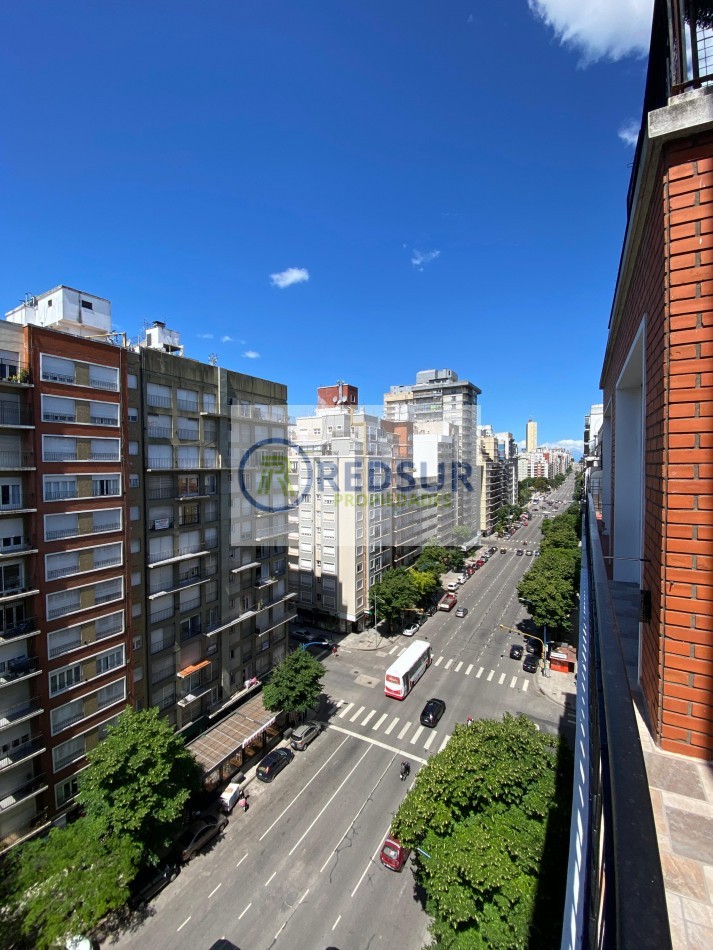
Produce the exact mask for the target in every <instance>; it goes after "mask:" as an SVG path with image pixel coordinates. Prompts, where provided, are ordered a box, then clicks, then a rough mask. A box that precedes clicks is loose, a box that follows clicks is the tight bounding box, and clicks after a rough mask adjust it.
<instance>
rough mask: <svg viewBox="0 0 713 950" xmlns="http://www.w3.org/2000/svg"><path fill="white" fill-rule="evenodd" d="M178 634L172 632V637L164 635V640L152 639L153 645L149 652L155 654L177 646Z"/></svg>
mask: <svg viewBox="0 0 713 950" xmlns="http://www.w3.org/2000/svg"><path fill="white" fill-rule="evenodd" d="M175 643H176V636H175V634H171V636H170V637H164V638H163V640H158V641H153V640H152V641H151V646H150V647H149V653H150V654H151V655H152V656H153V655H154V653H162V652H163V651H164V650H168V649H169V648H170V647H172V646H175Z"/></svg>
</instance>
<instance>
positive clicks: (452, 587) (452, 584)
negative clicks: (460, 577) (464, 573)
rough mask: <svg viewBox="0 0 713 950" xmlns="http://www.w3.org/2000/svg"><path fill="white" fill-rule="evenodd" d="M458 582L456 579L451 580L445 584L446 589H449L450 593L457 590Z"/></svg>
mask: <svg viewBox="0 0 713 950" xmlns="http://www.w3.org/2000/svg"><path fill="white" fill-rule="evenodd" d="M459 587H460V584H459V583H458V582H457V581H451V582H450V584H446V590H447V591H450V592H451V593H452V594H453V593H455V591H457V590H458V588H459Z"/></svg>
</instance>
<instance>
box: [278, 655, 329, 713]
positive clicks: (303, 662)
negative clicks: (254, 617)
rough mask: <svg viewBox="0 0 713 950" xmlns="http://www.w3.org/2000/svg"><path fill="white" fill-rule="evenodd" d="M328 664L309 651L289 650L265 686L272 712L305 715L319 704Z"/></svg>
mask: <svg viewBox="0 0 713 950" xmlns="http://www.w3.org/2000/svg"><path fill="white" fill-rule="evenodd" d="M324 673H325V669H324V666H323V665H322V664H321V663H320V662H319V660H315V658H314V657H313V656H312V654H311V653H310V652H309V650H303V649H299V650H295V651H294V652H292V653H288V654H287V656H286V657H285V658H284V660H282V662H281V663H278V665H277V666H276V667H275V668H274V670H273V671H272V674H271V676H270V682H269V683H266V684H265V686H263V689H262V700H263V703H264V705H265V708H266V709H269V710H271V711H272V712H277V711H283V712H287V713H300V714H304V713H306V712H308V711H309V710H310V709H312V708H314V706H316V704H317V701H318V700H319V696H320V694H321V692H322V683H321V679H322V677H323V676H324Z"/></svg>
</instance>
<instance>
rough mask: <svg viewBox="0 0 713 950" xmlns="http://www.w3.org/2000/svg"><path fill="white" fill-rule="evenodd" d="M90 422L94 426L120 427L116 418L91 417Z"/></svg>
mask: <svg viewBox="0 0 713 950" xmlns="http://www.w3.org/2000/svg"><path fill="white" fill-rule="evenodd" d="M89 421H90V422H91V424H92V425H94V426H118V425H119V420H118V418H117V417H116V416H90V417H89Z"/></svg>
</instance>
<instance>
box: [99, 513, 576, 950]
mask: <svg viewBox="0 0 713 950" xmlns="http://www.w3.org/2000/svg"><path fill="white" fill-rule="evenodd" d="M541 517H542V513H541V512H540V513H539V514H535V516H534V517H533V520H532V522H531V523H530V525H528V526H527V527H526V528H521V529H520V530H519V531H518V532H517V534H516V535H515V537H514V538H512V539H510V540H508V541H493V542H492V544H493V545H496V546H497V549H498V553H496V554H495V555H494V556H493V557H492V558H491V559H490V561H489V562H488V563H487V564H486V565H485V566H484V567H483V568H482V569H481V570H479V571H477V572H476V573H475V574H474V575H473V576H472V577H471V578H470V579H469V580H468V581H467V582H466V584H465V585H464V586H463V587H461V588H460V590H459V592H458V603H459V605H462V606H466V607H467V608H468V614H467V615H466V616H465V617H464V618H457V617H456V616H455V611H452V612H450V613H445V612H441V611H439V612H438V613H437V614H436V615H434V616H433V617H431V618H430V619H429V620H428V621H427V622H426V624H425V625H424V626H423V628H422V629H421V631H420V632H419V634H418V636H419V637H421V638H423V639H428V640H429V641H430V643H431V644H432V647H433V664H432V665H431V667H430V668H429V669H428V670H427V671H426V672H425V674H424V675H423V677H422V679H421V680H420V681H419V682H418V683H417V684H416V686H415V687H414V689H413V690H412V692H411V693H410V694H409V695H408V696H407V697H406V699H405V700H403V701H402V702H399V701H397V700H394V699H390V698H387V697H386V696H385V695H384V691H383V686H384V673H385V670H386V669H387V667H388V666H389V665H390V664H391V663H392V662H393V661H394V659H395V658H396V657H397V656H398V655H399V654H400V653H401V652H403V650H404V649H406V647H407V646H408V645H409V643H411V642H413V641H412V640H410V639H407V638H405V637H402V636H398V635H394V636H392V637H389V638H382V639H381V642H380V644H379V645H378V647H377V648H376V649H371V650H368V649H362V648H360V645H361V642H362V640H364V641H366V639H367V638H368V636H369V635H367V634H362V635H360V636H355V635H352V636H350V637H348V638H346V639H345V641H344V643H343V644H342V646H341V647H340V649H339V655H338V656H336V657H335V656H331V655H327V656H326V657H324V663H325V666H326V668H327V673H326V676H325V679H324V692H325V696H326V701H325V703H323V706H322V708H321V710H320V719H321V720H322V722H323V723H324V725H325V730H324V732H323V733H322V735H320V736H319V737H318V738H317V739H316V740H315V741H314V742H313V743H312V744H311V745H310V746H308V748H307V750H306V751H305V752H297V753H295V758H294V761H293V762H292V763H291V764H290V765H289V766H288V767H287V768H286V769H285V770H284V771H283V772H281V773H280V774H279V775H278V776H277V777H276V779H275V781H274V783H273V784H270V785H264V784H261V783H260V782H257V781H256V780H255V779H254V777H252V778H251V780H250V784H249V794H250V806H251V807H250V810H249V812H247V813H242V812H241V811H240V810H239V809H236V810H235V811H234V812H233V814H232V816H231V819H230V824H229V825H228V827H227V829H226V832H225V835H224V837H223V838H222V839H218V840H217V841H216V842H215V843H214V844H213V846H212V847H209V848H207V849H206V850H205V851H204V852H203V853H202V854H200V855H198V856H197V857H196V858H194V860H193V861H192V863H191V864H190V865H188V866H187V867H186V868H185V869H184V870H183V871H182V873H181V874H180V875H179V877H178V879H177V880H176V881H175V882H174V883H173V884H172V885H170V886H169V887H167V888H166V889H165V890H164V891H163V893H162V894H160V895H159V897H158V898H157V899H156V900H155V901H154V902H153V903H152V904H151V905H150V909H149V913H148V916H147V917H146V918H145V919H139V920H138V921H137V923H136V926H135V927H134V928H133V929H132V930H131V931H130V932H127V933H125V934H123V935H121V936H120V937H119V938H118V939H116V940H109V941H108V942H107V943H106V944H105V945H107V946H116V947H128V946H133V945H136V944H139V943H140V945H142V946H150V947H151V948H152V950H164V948H165V950H168V948H190V950H196V948H208V947H210V946H211V944H212V943H213V942H214V941H215V940H217V939H218V938H220V937H226V938H227V939H229V940H231V941H232V942H233V943H234V944H236V945H237V946H238V947H240V948H241V950H267V948H271V947H288V948H294V950H314V948H328V947H334V948H339V950H366V948H371V947H374V946H376V945H383V946H399V947H404V948H418V947H421V946H423V945H424V944H425V943H427V941H428V931H427V928H428V918H427V916H426V914H425V912H424V910H423V906H422V904H421V902H420V900H419V898H418V895H417V894H416V893H415V888H414V880H413V875H412V872H411V870H410V866H409V865H407V866H406V867H405V868H404V870H403V871H402V872H401V873H399V874H397V873H394V872H392V871H390V870H387V869H386V868H384V867H382V865H381V864H380V862H379V851H380V848H381V844H382V842H383V839H384V837H385V835H386V833H387V832H388V830H389V825H390V822H391V818H392V816H393V814H394V813H395V811H396V809H397V808H398V806H399V804H400V802H401V801H402V800H403V797H404V795H405V794H406V792H407V789H408V784H409V783H402V782H401V781H400V780H399V762H400V761H401V760H402V759H408V760H409V761H410V763H411V766H412V773H411V780H413V779H414V777H415V775H416V773H417V771H418V769H419V768H420V767H421V765H422V764H423V763H425V762H426V761H427V760H428V757H429V755H431V754H434V753H436V752H438V751H439V750H440V749H442V748H443V747H444V746H445V744H446V742H447V741H448V738H449V737H450V735H451V734H452V732H453V729H454V727H455V725H456V724H457V723H459V722H461V723H462V722H465V720H466V717H467V716H468V715H472V716H473V717H475V718H478V717H492V718H498V719H499V718H501V717H502V715H503V714H504V713H505V712H510V713H513V714H518V713H524V714H525V715H527V716H529V717H530V718H531V719H532V720H533V721H534V722H535V723H537V725H538V726H539V727H540V728H541V729H543V730H547V731H550V732H553V733H554V732H557V731H560V730H565V729H567V728H571V723H569V722H567V721H566V718H565V719H564V720H563V719H562V717H563V716H564V715H565V714H564V710H563V709H562V707H561V706H559V705H557V704H555V703H553V702H552V701H551V700H550V699H548V698H547V697H546V696H544V695H543V694H542V692H541V691H540V689H539V686H538V679H539V678H540V674H539V673H538V674H529V673H524V672H523V670H522V662H518V661H516V660H512V659H510V658H509V655H508V654H509V647H510V644H511V643H514V642H522V637H517V636H516V635H515V634H513V633H510V632H508V631H505V630H501V629H500V625H501V624H502V625H504V626H506V627H515V626H516V624H517V623H518V621H519V620H521V619H523V618H524V617H525V616H526V614H525V612H524V610H523V608H522V606H521V605H520V604H519V603H518V600H517V594H516V591H515V587H516V584H517V581H518V579H519V578H520V577H521V575H522V574H523V573H524V572H525V571H526V570H527V569H528V567H529V566H530V565H531V564H532V563H533V562H532V558H530V557H525V556H522V557H518V556H517V555H516V554H515V551H516V549H517V548H526V549H531V550H536V549H537V546H538V544H539V537H540V530H539V522H540V518H541ZM501 547H505V548H506V549H507V551H506V553H501V552H500V548H501ZM431 697H438V698H440V699H443V700H444V701H445V702H446V704H447V709H446V712H445V714H444V716H443V718H442V719H441V720H440V722H439V723H438V725H437V727H436V728H435V729H428V728H424V727H423V726H421V725H420V724H419V715H420V712H421V709H422V708H423V705H424V704H425V702H426V701H427V700H428V699H429V698H431Z"/></svg>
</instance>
